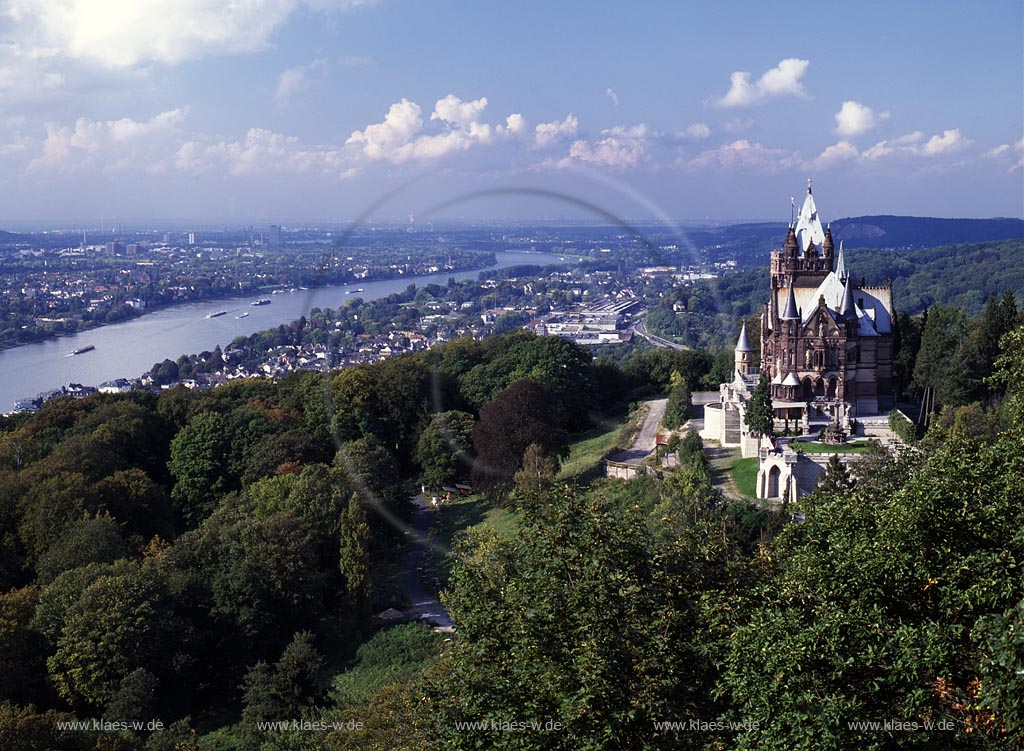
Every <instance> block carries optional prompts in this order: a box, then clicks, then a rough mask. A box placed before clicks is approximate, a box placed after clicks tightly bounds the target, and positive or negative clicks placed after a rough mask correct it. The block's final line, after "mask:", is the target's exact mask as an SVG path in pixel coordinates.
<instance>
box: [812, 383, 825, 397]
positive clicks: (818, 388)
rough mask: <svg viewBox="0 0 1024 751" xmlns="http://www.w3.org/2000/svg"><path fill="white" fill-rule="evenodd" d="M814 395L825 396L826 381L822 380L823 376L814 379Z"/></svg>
mask: <svg viewBox="0 0 1024 751" xmlns="http://www.w3.org/2000/svg"><path fill="white" fill-rule="evenodd" d="M814 395H815V396H816V397H817V396H820V397H822V398H824V397H825V381H824V380H822V379H821V378H818V379H816V380H815V381H814Z"/></svg>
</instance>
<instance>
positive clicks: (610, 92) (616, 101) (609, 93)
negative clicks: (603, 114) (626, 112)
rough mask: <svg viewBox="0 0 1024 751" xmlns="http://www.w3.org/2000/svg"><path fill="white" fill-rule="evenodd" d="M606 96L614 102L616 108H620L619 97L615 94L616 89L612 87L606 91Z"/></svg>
mask: <svg viewBox="0 0 1024 751" xmlns="http://www.w3.org/2000/svg"><path fill="white" fill-rule="evenodd" d="M604 95H605V96H606V97H608V98H609V99H611V100H612V104H614V105H615V106H616V107H618V106H619V95H618V94H616V93H615V89H613V88H611V87H610V86H609V87H608V88H607V89H605V90H604Z"/></svg>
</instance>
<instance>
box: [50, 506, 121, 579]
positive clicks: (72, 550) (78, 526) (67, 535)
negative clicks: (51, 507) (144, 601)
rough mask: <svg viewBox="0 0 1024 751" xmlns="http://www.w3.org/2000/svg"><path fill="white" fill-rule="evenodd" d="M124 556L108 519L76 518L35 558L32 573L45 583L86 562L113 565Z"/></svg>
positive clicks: (116, 531) (118, 534) (117, 531)
mask: <svg viewBox="0 0 1024 751" xmlns="http://www.w3.org/2000/svg"><path fill="white" fill-rule="evenodd" d="M126 553H127V548H126V547H125V544H124V540H123V539H122V537H121V530H120V528H119V526H118V524H117V522H116V521H114V520H113V519H112V518H110V517H109V516H95V517H92V518H88V519H79V520H78V521H77V522H74V523H73V524H72V525H71V526H70V527H68V528H67V529H66V530H65V531H64V534H63V535H62V536H61V538H60V539H59V540H57V541H55V542H54V543H53V545H51V546H50V547H49V548H48V549H47V550H46V552H45V553H43V554H42V555H41V556H40V557H39V563H38V564H37V565H36V572H37V573H38V575H39V581H40V582H41V583H43V584H45V583H47V582H50V581H53V580H54V579H55V578H56V577H57V576H58V575H59V574H61V573H63V572H65V571H70V570H71V569H75V568H79V567H80V566H85V565H87V564H90V563H113V562H114V561H116V560H118V559H119V558H123V557H124V556H125V555H126Z"/></svg>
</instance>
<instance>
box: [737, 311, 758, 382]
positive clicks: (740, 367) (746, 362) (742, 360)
mask: <svg viewBox="0 0 1024 751" xmlns="http://www.w3.org/2000/svg"><path fill="white" fill-rule="evenodd" d="M753 351H754V350H753V348H752V347H751V346H750V339H748V338H747V323H746V321H744V322H743V328H741V329H740V338H739V341H737V342H736V353H735V358H734V359H735V361H736V373H737V375H750V356H751V354H752V353H753Z"/></svg>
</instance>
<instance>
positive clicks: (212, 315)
mask: <svg viewBox="0 0 1024 751" xmlns="http://www.w3.org/2000/svg"><path fill="white" fill-rule="evenodd" d="M227 314H228V312H227V311H226V310H218V311H217V312H216V313H207V315H206V317H207V318H220V317H221V316H226V315H227Z"/></svg>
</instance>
